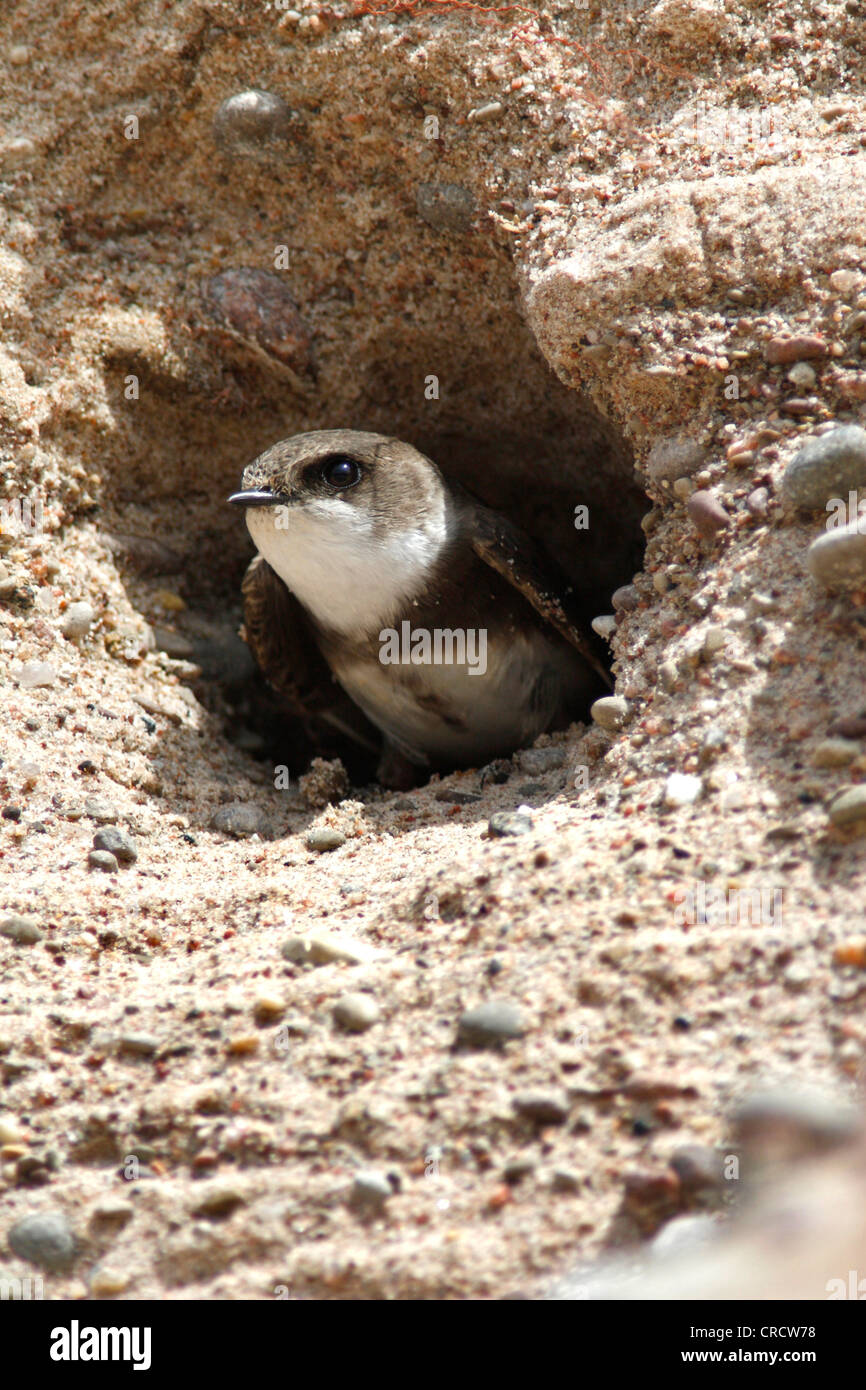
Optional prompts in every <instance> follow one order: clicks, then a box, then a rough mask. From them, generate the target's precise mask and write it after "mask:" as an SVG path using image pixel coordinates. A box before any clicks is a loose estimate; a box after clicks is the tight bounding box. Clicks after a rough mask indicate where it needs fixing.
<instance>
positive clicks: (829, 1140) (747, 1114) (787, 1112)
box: [734, 1084, 863, 1159]
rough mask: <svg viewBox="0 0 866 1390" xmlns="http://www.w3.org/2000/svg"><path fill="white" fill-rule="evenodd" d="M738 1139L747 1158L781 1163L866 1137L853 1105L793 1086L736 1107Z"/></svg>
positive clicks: (754, 1096)
mask: <svg viewBox="0 0 866 1390" xmlns="http://www.w3.org/2000/svg"><path fill="white" fill-rule="evenodd" d="M734 1124H735V1130H736V1137H737V1140H738V1141H739V1143H740V1144H742V1145H743V1147H744V1149H745V1151H746V1155H747V1156H748V1157H754V1158H757V1159H761V1158H777V1159H778V1158H782V1157H789V1158H790V1157H794V1156H798V1155H800V1154H802V1153H820V1152H824V1151H827V1150H829V1149H835V1148H839V1147H841V1146H843V1145H845V1144H847V1143H849V1142H850V1141H851V1140H852V1139H854V1138H856V1137H857V1135H858V1134H860V1133H861V1132H862V1127H863V1122H862V1119H861V1116H860V1113H859V1111H858V1109H857V1107H856V1106H855V1105H852V1104H850V1103H848V1102H847V1101H844V1100H841V1099H839V1098H838V1097H837V1096H834V1095H832V1094H830V1093H828V1092H825V1091H819V1090H818V1089H813V1088H812V1087H806V1086H797V1085H793V1084H789V1085H779V1086H775V1087H773V1088H771V1089H768V1090H766V1091H758V1092H755V1093H754V1094H752V1095H751V1096H749V1097H748V1098H747V1099H746V1100H745V1101H743V1102H742V1104H741V1105H740V1106H739V1107H738V1109H737V1111H736V1114H735V1117H734Z"/></svg>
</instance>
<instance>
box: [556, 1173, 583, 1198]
mask: <svg viewBox="0 0 866 1390" xmlns="http://www.w3.org/2000/svg"><path fill="white" fill-rule="evenodd" d="M550 1185H551V1187H552V1188H553V1190H554V1192H579V1191H580V1187H581V1176H580V1174H579V1173H576V1172H575V1171H574V1169H573V1168H554V1170H553V1178H552V1180H551V1184H550Z"/></svg>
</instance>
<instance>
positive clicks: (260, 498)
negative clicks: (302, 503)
mask: <svg viewBox="0 0 866 1390" xmlns="http://www.w3.org/2000/svg"><path fill="white" fill-rule="evenodd" d="M228 500H229V501H230V502H235V503H236V504H237V505H238V506H239V507H278V506H280V504H281V503H284V502H285V500H286V499H285V497H280V496H279V494H278V493H276V492H257V491H251V492H233V493H232V495H231V497H230V498H229V499H228Z"/></svg>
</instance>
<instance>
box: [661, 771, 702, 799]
mask: <svg viewBox="0 0 866 1390" xmlns="http://www.w3.org/2000/svg"><path fill="white" fill-rule="evenodd" d="M702 786H703V783H702V782H701V779H700V777H694V776H693V775H692V774H691V773H689V772H672V773H671V775H670V777H669V778H668V779H667V781H666V782H665V790H664V803H665V805H666V806H670V807H680V806H691V805H692V803H693V802H695V801H697V799H698V797H699V796H700V794H701V789H702Z"/></svg>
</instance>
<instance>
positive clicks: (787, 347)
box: [764, 334, 827, 366]
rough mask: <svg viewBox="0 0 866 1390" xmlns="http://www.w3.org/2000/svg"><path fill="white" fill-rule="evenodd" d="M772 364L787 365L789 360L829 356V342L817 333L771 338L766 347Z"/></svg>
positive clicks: (765, 353)
mask: <svg viewBox="0 0 866 1390" xmlns="http://www.w3.org/2000/svg"><path fill="white" fill-rule="evenodd" d="M764 356H765V357H766V359H767V361H768V362H769V363H770V365H771V366H787V364H788V363H789V362H799V361H801V360H803V359H806V358H808V359H810V360H812V361H814V360H815V358H821V357H826V356H827V344H826V342H825V341H824V339H823V338H820V337H818V336H817V334H801V335H800V336H798V337H795V338H783V337H776V338H771V339H770V341H769V342H768V343H767V345H766V347H765V349H764Z"/></svg>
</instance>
